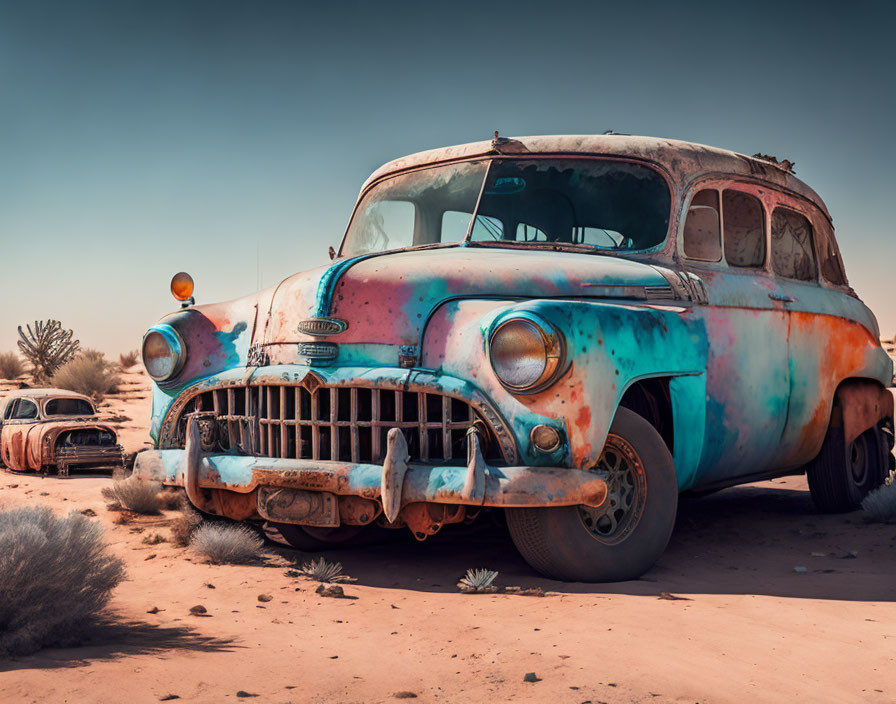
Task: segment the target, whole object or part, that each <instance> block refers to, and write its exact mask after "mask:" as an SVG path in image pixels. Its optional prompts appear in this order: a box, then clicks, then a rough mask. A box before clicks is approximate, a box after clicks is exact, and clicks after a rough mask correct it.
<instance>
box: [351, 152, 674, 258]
mask: <svg viewBox="0 0 896 704" xmlns="http://www.w3.org/2000/svg"><path fill="white" fill-rule="evenodd" d="M483 179H485V184H484V186H483ZM480 193H481V199H480ZM477 201H479V204H478V208H477ZM671 205H672V198H671V194H670V192H669V187H668V185H667V184H666V181H665V180H664V179H663V177H662V176H660V174H659V173H657V172H656V171H654V170H653V169H651V168H649V167H647V166H642V165H640V164H634V163H630V162H625V161H618V160H610V159H502V160H495V161H493V162H491V164H490V165H488V162H482V161H479V162H463V163H459V164H449V165H446V166H437V167H432V168H427V169H420V170H417V171H412V172H409V173H406V174H400V175H398V176H395V177H392V178H389V179H386V180H384V181H382V182H380V183H378V184H376V185H375V186H374V187H373V188H371V189H370V190H369V191H368V192H367V193H366V194H365V195H364V197H363V199H362V200H361V202H360V204H359V205H358V208H357V209H356V211H355V215H354V217H353V218H352V222H351V223H350V225H349V228H348V232H347V233H346V237H345V242H344V244H343V247H342V254H343V255H344V256H354V255H358V254H366V253H368V252H381V251H385V250H389V249H400V248H403V247H412V246H420V245H428V244H439V243H449V242H460V241H462V240H464V239H467V238H468V237H469V239H470V240H472V241H473V242H481V243H495V242H499V243H511V242H512V243H516V244H522V245H525V244H529V243H532V244H538V243H542V244H545V243H547V244H557V245H579V246H581V245H586V246H590V247H594V248H596V249H603V250H616V251H634V250H643V249H650V248H651V247H655V246H657V245H659V244H662V242H663V241H664V240H665V239H666V232H667V230H668V227H669V213H670V210H671ZM474 211H475V214H476V217H475V220H474V221H473V226H472V228H471V227H470V222H471V219H472V218H473V214H474Z"/></svg>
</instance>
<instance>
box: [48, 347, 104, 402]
mask: <svg viewBox="0 0 896 704" xmlns="http://www.w3.org/2000/svg"><path fill="white" fill-rule="evenodd" d="M50 381H51V383H52V384H53V386H55V387H57V388H60V389H68V390H69V391H75V392H77V393H79V394H84V395H85V396H90V397H91V398H92V399H94V400H95V401H99V400H100V399H102V398H103V396H105V395H106V394H110V393H115V392H116V391H118V385H119V384H120V383H121V380H120V379H119V378H118V376H117V375H116V373H115V370H114V368H113V365H111V364H109V362H107V361H106V359H105V357H103V353H102V352H97V351H96V350H83V351H82V352H81V353H80V354H79V355H78V356H77V357H75V358H74V359H73V360H71V361H70V362H66V363H65V364H63V365H62V366H61V367H59V370H58V371H57V372H56V373H55V374H53V377H52V379H51V380H50Z"/></svg>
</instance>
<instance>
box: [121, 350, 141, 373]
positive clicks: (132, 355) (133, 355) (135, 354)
mask: <svg viewBox="0 0 896 704" xmlns="http://www.w3.org/2000/svg"><path fill="white" fill-rule="evenodd" d="M138 359H140V352H139V351H138V350H131V351H130V352H125V353H124V354H120V355H118V366H119V367H120V368H121V370H122V371H124V370H125V369H130V368H131V367H133V366H134V365H135V364H136V363H137V360H138Z"/></svg>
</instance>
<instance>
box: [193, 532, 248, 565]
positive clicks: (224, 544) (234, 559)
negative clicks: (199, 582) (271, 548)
mask: <svg viewBox="0 0 896 704" xmlns="http://www.w3.org/2000/svg"><path fill="white" fill-rule="evenodd" d="M263 544H264V541H263V540H262V539H261V538H260V537H258V534H257V533H256V532H255V531H253V530H251V529H250V528H247V527H246V526H240V525H229V524H226V523H205V524H203V525H201V526H199V528H197V529H196V531H195V532H194V533H193V538H192V540H191V541H190V546H191V547H192V548H193V550H195V551H196V552H197V553H199V554H200V555H202V556H203V557H207V558H208V559H209V561H210V562H213V563H215V564H218V565H223V564H230V565H244V564H246V563H249V562H254V561H255V560H257V559H258V558H259V557H260V556H261V547H262V545H263Z"/></svg>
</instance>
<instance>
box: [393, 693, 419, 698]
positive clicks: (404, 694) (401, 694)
mask: <svg viewBox="0 0 896 704" xmlns="http://www.w3.org/2000/svg"><path fill="white" fill-rule="evenodd" d="M392 696H393V697H395V698H396V699H416V698H417V695H416V694H414V693H413V692H396V693H395V694H393V695H392Z"/></svg>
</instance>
